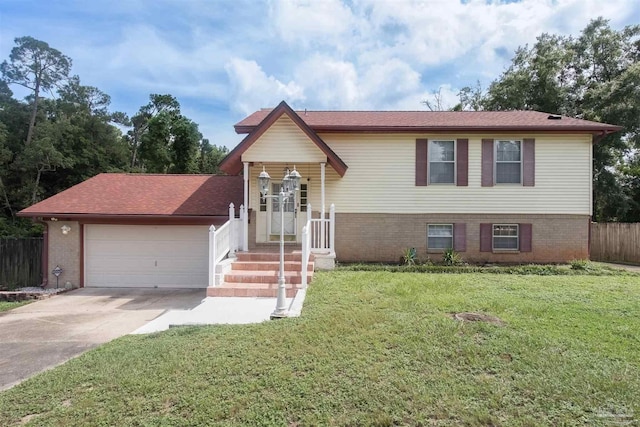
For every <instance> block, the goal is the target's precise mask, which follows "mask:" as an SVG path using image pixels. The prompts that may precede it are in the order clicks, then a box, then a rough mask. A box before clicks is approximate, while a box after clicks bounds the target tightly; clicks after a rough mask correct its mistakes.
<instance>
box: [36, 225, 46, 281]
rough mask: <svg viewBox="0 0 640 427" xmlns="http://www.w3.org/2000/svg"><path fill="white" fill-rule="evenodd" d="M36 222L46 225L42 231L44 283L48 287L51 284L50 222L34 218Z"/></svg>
mask: <svg viewBox="0 0 640 427" xmlns="http://www.w3.org/2000/svg"><path fill="white" fill-rule="evenodd" d="M33 221H34V222H36V223H38V224H42V225H44V232H43V233H42V284H41V285H40V286H41V287H43V288H46V287H47V285H48V284H49V223H48V222H46V221H44V220H42V219H41V218H34V220H33Z"/></svg>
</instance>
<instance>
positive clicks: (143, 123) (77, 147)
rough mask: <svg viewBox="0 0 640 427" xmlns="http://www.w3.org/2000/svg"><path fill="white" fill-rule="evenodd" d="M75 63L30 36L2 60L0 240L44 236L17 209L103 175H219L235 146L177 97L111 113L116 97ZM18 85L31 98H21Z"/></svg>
mask: <svg viewBox="0 0 640 427" xmlns="http://www.w3.org/2000/svg"><path fill="white" fill-rule="evenodd" d="M71 67H72V60H71V58H69V57H68V56H66V55H64V54H63V53H62V52H60V51H58V50H57V49H54V48H52V47H51V46H49V45H48V44H47V43H46V42H44V41H41V40H37V39H34V38H32V37H28V36H27V37H19V38H16V39H15V47H14V48H13V49H12V50H11V53H10V55H9V58H8V60H5V61H3V62H2V63H1V64H0V76H1V77H0V206H2V209H0V237H2V236H22V235H30V234H38V233H39V232H40V229H39V227H38V226H34V225H32V223H31V221H29V220H22V219H20V218H17V217H16V213H17V212H18V211H20V210H21V209H24V208H25V207H27V206H30V205H31V204H33V203H36V202H38V201H40V200H42V199H45V198H47V197H50V196H52V195H54V194H56V193H58V192H60V191H62V190H65V189H67V188H69V187H71V186H73V185H75V184H78V183H80V182H82V181H84V180H86V179H88V178H90V177H92V176H94V175H96V174H98V173H101V172H132V173H135V172H147V173H211V174H215V173H217V172H218V164H219V163H220V161H221V160H222V158H224V156H225V155H226V153H227V151H228V150H227V149H226V147H222V146H221V147H218V146H216V145H213V144H211V143H210V142H209V141H208V140H207V139H204V138H203V137H202V134H201V133H200V132H199V130H198V124H197V123H195V122H194V121H193V120H191V119H189V118H188V117H186V116H185V115H183V114H182V113H181V111H180V104H179V102H178V100H177V99H176V98H175V97H173V96H172V95H168V94H151V95H150V96H149V103H148V104H146V105H143V106H141V107H140V109H139V110H138V111H137V112H136V113H135V114H134V115H132V116H129V115H128V114H126V113H124V112H117V111H110V109H109V105H110V103H111V98H110V96H109V95H107V94H106V93H104V92H102V91H101V90H100V89H98V88H96V87H93V86H86V85H83V84H82V83H81V81H80V77H79V76H77V75H72V74H71ZM12 86H22V87H23V88H26V89H27V90H28V93H29V94H28V96H27V97H26V98H24V99H16V98H15V97H14V94H13V92H12V90H11V87H12Z"/></svg>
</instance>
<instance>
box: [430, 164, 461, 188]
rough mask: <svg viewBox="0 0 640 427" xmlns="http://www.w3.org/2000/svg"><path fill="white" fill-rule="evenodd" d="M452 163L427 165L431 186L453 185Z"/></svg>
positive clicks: (453, 172)
mask: <svg viewBox="0 0 640 427" xmlns="http://www.w3.org/2000/svg"><path fill="white" fill-rule="evenodd" d="M454 166H455V164H454V163H429V181H430V182H431V183H432V184H453V182H454V178H455V168H454Z"/></svg>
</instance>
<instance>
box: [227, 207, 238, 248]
mask: <svg viewBox="0 0 640 427" xmlns="http://www.w3.org/2000/svg"><path fill="white" fill-rule="evenodd" d="M234 208H235V206H234V204H233V202H231V203H229V256H235V253H236V251H237V250H238V238H237V237H236V211H235V209H234Z"/></svg>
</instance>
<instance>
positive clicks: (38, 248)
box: [0, 237, 42, 289]
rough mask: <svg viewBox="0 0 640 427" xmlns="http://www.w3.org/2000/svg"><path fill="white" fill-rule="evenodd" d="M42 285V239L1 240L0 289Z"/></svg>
mask: <svg viewBox="0 0 640 427" xmlns="http://www.w3.org/2000/svg"><path fill="white" fill-rule="evenodd" d="M41 283H42V237H31V238H20V239H12V238H0V289H2V288H8V289H15V288H20V287H24V286H39V285H40V284H41Z"/></svg>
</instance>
